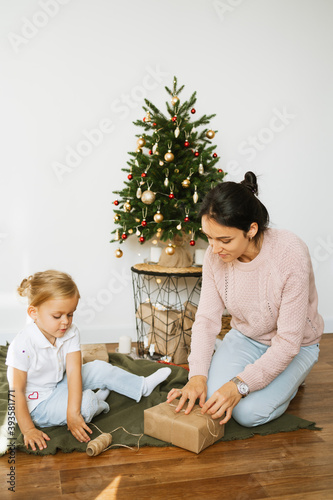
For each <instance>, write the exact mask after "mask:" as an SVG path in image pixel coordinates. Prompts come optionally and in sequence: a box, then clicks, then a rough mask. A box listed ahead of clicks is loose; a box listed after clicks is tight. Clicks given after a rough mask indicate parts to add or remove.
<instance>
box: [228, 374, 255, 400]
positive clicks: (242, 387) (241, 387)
mask: <svg viewBox="0 0 333 500" xmlns="http://www.w3.org/2000/svg"><path fill="white" fill-rule="evenodd" d="M230 382H234V383H235V384H236V385H237V389H238V392H239V394H240V395H241V396H242V398H245V396H247V395H248V393H249V392H250V389H249V387H248V386H247V385H246V383H245V382H243V381H242V380H240V379H239V378H237V377H234V378H232V379H231V380H230Z"/></svg>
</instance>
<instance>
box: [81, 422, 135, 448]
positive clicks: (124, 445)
mask: <svg viewBox="0 0 333 500" xmlns="http://www.w3.org/2000/svg"><path fill="white" fill-rule="evenodd" d="M90 425H93V426H94V427H96V429H97V430H98V431H99V432H100V433H101V435H102V434H110V435H111V438H112V433H113V432H116V431H117V430H119V429H122V430H123V431H124V432H126V433H127V434H129V435H130V436H136V437H139V439H138V442H137V445H136V448H133V447H132V446H128V445H126V444H121V443H115V444H110V445H109V446H107V447H106V448H104V449H101V450H100V451H99V450H98V451H99V452H98V453H97V454H99V453H102V452H104V451H106V450H109V449H110V448H112V447H115V446H121V447H122V448H128V449H129V450H133V451H139V449H140V440H141V438H142V436H143V434H133V433H132V432H129V431H128V430H127V429H125V427H122V426H119V427H117V428H116V429H113V430H112V431H110V432H106V433H104V432H103V431H102V430H101V429H100V428H99V427H97V425H96V424H93V423H92V422H90ZM99 437H100V436H99ZM96 439H99V438H96ZM93 441H94V440H93Z"/></svg>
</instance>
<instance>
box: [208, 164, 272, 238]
mask: <svg viewBox="0 0 333 500" xmlns="http://www.w3.org/2000/svg"><path fill="white" fill-rule="evenodd" d="M257 194H258V184H257V177H256V175H255V174H254V173H253V172H246V174H245V176H244V180H242V181H241V182H240V183H237V182H222V183H221V184H218V185H217V186H216V187H214V188H213V189H211V190H210V191H209V192H208V193H207V194H206V196H205V198H204V200H203V202H202V205H201V207H200V212H199V216H200V217H202V216H203V215H207V216H208V217H209V218H211V219H213V220H215V221H216V222H217V223H218V224H221V225H222V226H227V227H236V228H237V229H240V230H242V231H244V233H247V232H248V231H249V230H250V227H251V224H252V222H256V223H257V224H258V232H257V234H256V235H255V237H254V241H255V243H257V241H258V240H259V238H260V237H261V235H262V233H263V232H264V231H265V230H266V229H267V228H268V224H269V215H268V212H267V209H266V207H265V206H264V205H263V204H262V203H261V201H260V200H259V199H258V198H257V197H256V195H257Z"/></svg>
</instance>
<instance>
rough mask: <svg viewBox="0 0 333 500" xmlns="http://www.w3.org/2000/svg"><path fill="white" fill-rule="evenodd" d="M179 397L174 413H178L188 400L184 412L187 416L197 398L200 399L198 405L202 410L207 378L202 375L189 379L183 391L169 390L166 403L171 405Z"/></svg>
mask: <svg viewBox="0 0 333 500" xmlns="http://www.w3.org/2000/svg"><path fill="white" fill-rule="evenodd" d="M179 396H181V398H180V401H179V404H178V406H177V408H176V412H179V411H180V410H181V409H182V408H183V406H184V404H185V403H186V401H187V400H188V405H187V408H186V410H185V415H188V414H189V413H190V411H191V410H192V408H193V406H194V405H195V402H196V400H197V399H198V398H200V401H199V405H200V406H201V408H202V407H203V406H204V402H205V400H206V396H207V378H206V377H204V376H202V375H196V376H195V377H191V378H190V380H189V382H187V384H186V385H185V386H184V387H183V389H171V391H170V392H169V394H168V399H167V403H171V401H173V400H174V399H176V398H178V397H179Z"/></svg>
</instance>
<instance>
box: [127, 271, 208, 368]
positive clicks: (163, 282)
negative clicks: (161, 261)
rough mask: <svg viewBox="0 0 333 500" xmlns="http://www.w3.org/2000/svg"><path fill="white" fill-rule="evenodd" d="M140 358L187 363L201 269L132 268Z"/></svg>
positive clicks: (197, 300) (198, 293)
mask: <svg viewBox="0 0 333 500" xmlns="http://www.w3.org/2000/svg"><path fill="white" fill-rule="evenodd" d="M131 271H132V283H133V292H134V304H135V316H136V331H137V345H138V355H139V356H140V357H144V356H147V355H148V353H150V356H151V357H153V358H154V359H156V358H162V359H166V360H168V361H173V362H174V363H176V364H182V363H186V362H187V357H188V354H189V349H190V343H191V329H192V324H193V321H194V317H195V313H196V310H197V306H198V303H199V297H200V292H201V279H202V268H201V267H186V268H170V267H163V266H159V265H158V264H136V265H134V266H132V267H131Z"/></svg>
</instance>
